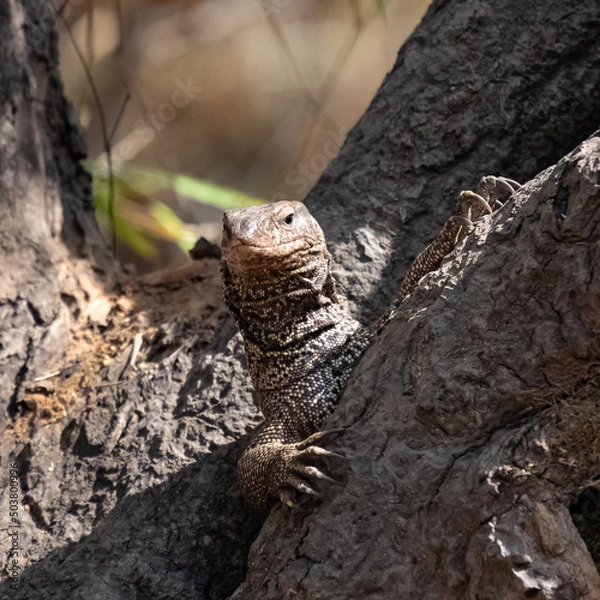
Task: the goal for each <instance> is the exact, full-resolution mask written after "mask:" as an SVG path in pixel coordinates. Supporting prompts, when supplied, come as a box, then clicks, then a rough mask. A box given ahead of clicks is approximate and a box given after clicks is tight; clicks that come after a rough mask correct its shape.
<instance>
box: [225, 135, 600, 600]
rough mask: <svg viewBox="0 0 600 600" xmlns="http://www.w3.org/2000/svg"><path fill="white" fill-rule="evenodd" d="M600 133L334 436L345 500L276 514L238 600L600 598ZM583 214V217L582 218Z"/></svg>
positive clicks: (393, 339) (440, 305)
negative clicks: (595, 537)
mask: <svg viewBox="0 0 600 600" xmlns="http://www.w3.org/2000/svg"><path fill="white" fill-rule="evenodd" d="M599 159H600V130H599V131H598V134H597V136H596V137H593V138H591V139H590V140H588V141H586V142H584V143H583V144H582V145H581V146H580V147H579V148H578V149H577V150H575V151H574V152H573V153H571V154H570V155H568V156H567V157H566V158H564V159H563V160H561V161H560V162H559V163H558V164H557V165H556V166H555V167H553V168H551V169H547V170H546V171H544V172H543V173H542V174H541V175H540V176H538V177H537V178H535V179H534V180H532V181H530V182H529V183H528V184H527V185H526V186H525V187H524V188H522V190H521V191H520V192H519V193H518V194H517V197H516V199H514V200H513V201H511V202H510V203H509V204H508V205H506V206H505V207H504V208H503V209H502V210H501V211H499V212H498V213H497V214H496V215H495V216H494V217H493V218H489V219H487V220H486V222H485V223H482V224H481V225H479V226H478V227H477V231H476V233H475V235H472V236H470V237H469V238H468V240H467V242H466V243H465V244H464V245H462V246H461V247H460V248H459V249H458V250H457V253H456V257H455V258H454V260H449V261H446V262H445V263H444V264H443V265H442V268H440V269H439V271H437V272H436V273H435V274H433V275H431V276H428V277H427V278H425V279H424V280H423V281H422V282H421V285H420V287H419V289H418V291H417V292H416V293H414V294H413V296H411V298H410V299H409V300H408V301H407V302H405V303H404V305H403V306H402V307H401V309H400V311H399V314H398V315H397V316H396V317H395V318H394V320H393V322H392V323H391V324H390V325H389V327H387V328H386V330H385V331H384V333H383V334H382V335H381V337H380V338H378V339H377V340H376V341H375V342H374V343H373V345H372V347H371V348H370V349H369V350H368V351H367V354H366V356H365V357H364V359H363V361H362V362H361V364H360V367H359V368H358V369H357V372H356V373H355V375H354V376H353V378H352V380H351V381H350V382H349V384H348V387H347V388H346V391H345V393H344V397H343V399H342V403H341V405H340V407H339V408H338V410H337V412H336V414H335V415H333V416H332V418H330V419H329V420H328V422H327V423H325V425H324V427H325V428H332V427H344V428H345V429H346V432H345V433H344V435H343V437H342V438H341V441H340V442H339V443H337V444H336V446H335V447H334V449H335V450H337V451H341V452H343V453H345V454H346V456H347V458H348V464H347V467H346V468H345V469H340V470H339V473H338V477H341V478H343V479H344V482H345V485H344V487H343V488H342V489H339V488H330V489H329V490H327V493H326V496H325V499H324V500H323V502H322V503H320V505H319V506H318V507H317V508H315V507H314V506H312V505H305V506H303V507H302V508H301V509H299V510H297V511H293V510H289V509H281V508H279V509H277V510H275V511H273V513H272V514H271V516H270V518H269V520H268V521H267V523H266V525H265V527H264V528H263V530H262V532H261V534H260V536H259V538H258V540H257V542H256V543H255V545H254V546H253V549H252V552H251V554H250V564H251V568H250V571H249V573H248V576H247V579H246V582H245V584H244V585H243V586H241V588H240V589H239V590H238V592H237V593H236V594H234V596H233V598H263V599H268V598H273V599H275V598H277V599H279V598H310V599H314V598H327V599H334V598H345V599H349V598H357V599H358V598H360V599H363V600H364V599H365V598H423V599H431V600H434V599H436V600H437V599H439V598H444V599H445V600H452V599H459V598H473V599H475V598H486V599H492V598H498V599H502V600H513V599H514V600H517V599H522V598H547V599H551V598H556V599H565V598H573V599H575V598H590V599H591V598H600V576H599V574H598V571H597V570H596V567H595V565H594V563H593V561H592V558H591V557H590V554H589V552H588V550H587V548H586V546H585V544H584V542H583V541H582V539H581V537H580V535H579V532H578V531H577V529H576V527H575V525H574V524H573V521H572V518H571V515H570V513H569V505H570V504H571V503H573V502H574V501H575V500H576V499H577V497H578V495H579V494H580V493H581V491H582V490H583V489H584V488H585V487H586V486H587V485H589V484H588V482H591V481H594V480H596V481H597V478H598V476H599V475H600V462H599V459H600V435H599V434H600V417H599V416H598V415H599V410H600V360H599V359H600V345H599V344H598V340H599V339H600V273H599V272H598V269H597V268H595V267H596V265H598V264H600V177H599V170H598V166H599ZM565 215H566V216H565Z"/></svg>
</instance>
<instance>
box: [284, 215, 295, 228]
mask: <svg viewBox="0 0 600 600" xmlns="http://www.w3.org/2000/svg"><path fill="white" fill-rule="evenodd" d="M283 222H284V223H285V224H286V225H291V224H292V223H293V222H294V213H290V214H289V215H287V216H286V217H285V218H284V219H283Z"/></svg>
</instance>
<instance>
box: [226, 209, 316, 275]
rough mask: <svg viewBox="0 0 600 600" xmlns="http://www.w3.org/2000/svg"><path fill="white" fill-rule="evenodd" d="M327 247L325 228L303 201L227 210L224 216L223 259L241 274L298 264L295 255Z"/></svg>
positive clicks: (306, 253) (285, 267) (310, 252)
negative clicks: (323, 228) (322, 227)
mask: <svg viewBox="0 0 600 600" xmlns="http://www.w3.org/2000/svg"><path fill="white" fill-rule="evenodd" d="M325 248H326V247H325V236H324V234H323V230H322V229H321V227H320V226H319V224H318V223H317V221H316V219H315V218H314V217H313V216H312V215H311V214H310V213H309V212H308V209H307V208H306V206H304V204H302V202H288V201H284V202H276V203H275V204H266V205H263V206H251V207H249V208H243V209H240V210H228V211H227V212H226V213H225V215H224V216H223V241H222V242H221V252H222V256H223V260H224V261H225V262H226V263H227V268H228V269H230V270H231V271H233V272H235V273H238V274H243V273H245V272H247V271H255V270H265V269H266V270H278V269H283V270H286V269H287V268H290V267H291V268H293V267H294V266H296V267H297V266H299V265H295V264H294V262H298V261H294V260H293V258H297V259H298V260H300V257H301V256H303V255H304V256H310V255H314V254H315V253H323V252H324V251H325V252H326V250H325Z"/></svg>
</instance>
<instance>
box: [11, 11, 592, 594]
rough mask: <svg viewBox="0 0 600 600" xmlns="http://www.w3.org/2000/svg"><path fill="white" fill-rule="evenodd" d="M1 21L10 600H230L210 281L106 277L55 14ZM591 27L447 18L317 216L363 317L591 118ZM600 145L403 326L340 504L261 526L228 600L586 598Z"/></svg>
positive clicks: (353, 436)
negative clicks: (435, 241)
mask: <svg viewBox="0 0 600 600" xmlns="http://www.w3.org/2000/svg"><path fill="white" fill-rule="evenodd" d="M0 13H1V14H0V31H1V32H2V36H0V40H1V41H0V58H2V59H3V60H2V63H1V64H3V65H8V66H6V67H3V72H2V78H3V79H2V85H1V86H0V94H1V96H0V106H1V109H0V119H1V126H2V139H0V165H2V170H1V176H0V186H1V187H2V198H3V200H2V204H1V208H0V210H2V211H3V212H2V219H1V220H0V231H1V232H2V236H1V238H0V239H1V242H0V244H1V246H0V247H1V248H2V253H3V257H2V265H3V269H2V272H1V275H0V276H1V279H0V311H2V319H1V321H0V335H1V338H0V344H1V345H0V378H1V382H2V384H3V385H2V392H1V396H0V400H1V403H0V409H1V410H2V411H3V413H4V415H5V419H6V427H5V428H4V429H3V432H2V438H1V445H0V450H1V452H0V461H1V463H0V485H1V486H2V487H1V488H0V489H1V490H2V491H1V492H0V494H2V496H1V503H0V505H1V507H2V509H1V510H2V514H1V515H0V519H2V521H1V523H2V527H3V529H4V528H6V527H7V526H8V525H9V522H8V514H9V513H8V507H7V503H8V495H7V493H6V491H7V490H8V489H9V488H8V483H9V472H10V471H9V468H8V465H9V464H10V463H12V462H13V461H15V462H16V463H17V464H18V468H17V471H18V475H19V480H20V492H19V494H20V498H19V501H20V510H19V518H20V519H21V526H20V528H19V535H18V536H17V538H18V544H19V552H20V554H19V567H20V569H21V570H22V577H21V578H20V590H19V591H18V592H16V593H15V590H13V589H11V587H10V580H7V581H6V582H5V583H4V584H0V592H1V593H2V595H3V597H4V596H5V595H6V596H7V597H15V598H28V599H33V598H47V597H49V596H50V597H51V596H52V595H54V596H55V597H59V598H67V597H68V598H86V599H90V598H103V599H117V598H119V599H125V598H150V597H159V598H170V597H177V598H183V599H185V598H190V599H191V598H198V597H203V598H224V597H226V596H228V595H229V594H230V593H231V592H233V590H234V589H235V587H236V586H237V585H238V584H239V582H240V581H241V580H242V578H243V574H244V569H245V559H246V554H247V551H248V547H249V543H250V542H251V540H252V539H253V536H254V535H255V533H256V531H257V529H258V526H259V525H260V523H259V522H258V521H257V520H256V519H255V518H253V517H252V516H251V515H250V513H249V512H248V510H247V509H246V507H245V506H244V504H243V503H242V502H241V501H240V499H239V497H238V492H237V488H236V487H235V484H234V476H233V467H234V464H235V459H236V456H237V453H239V449H240V448H241V447H242V446H243V444H244V441H245V440H244V439H243V435H244V434H245V433H247V432H248V431H249V430H250V429H251V428H252V426H253V424H255V423H256V414H255V412H254V411H253V409H252V407H251V403H250V401H249V393H248V384H247V381H246V379H245V377H244V374H243V370H242V368H241V366H240V362H241V360H240V355H241V348H240V343H239V340H238V338H237V337H236V336H235V335H234V330H233V327H232V325H231V324H230V322H229V321H226V315H225V313H224V309H223V306H222V304H221V302H220V299H219V292H218V288H219V283H218V274H217V265H216V263H215V261H208V260H207V261H202V262H200V263H198V264H197V265H194V266H192V267H190V268H188V269H186V270H184V271H182V272H181V273H175V274H171V275H169V276H161V275H157V276H155V277H151V278H145V279H140V280H136V279H132V278H123V277H122V276H121V275H120V274H119V273H118V271H117V270H116V269H115V268H114V267H113V266H112V265H111V264H110V261H109V260H108V259H107V253H106V250H105V248H104V247H103V245H102V243H101V241H100V239H99V236H98V233H97V230H96V227H95V225H94V223H93V220H92V217H91V215H92V213H91V205H90V200H89V189H88V188H89V186H88V182H87V179H86V178H85V175H84V174H83V173H82V171H81V170H80V168H79V167H78V166H77V163H76V160H77V159H78V158H79V157H80V156H81V154H82V152H81V143H80V137H79V134H78V131H77V128H76V126H75V125H74V124H73V120H72V118H71V116H70V112H69V109H68V107H67V105H66V103H65V101H64V99H63V96H62V89H61V86H60V82H59V78H58V75H57V67H56V40H55V33H54V29H53V28H52V26H51V19H52V14H51V11H50V10H49V8H48V5H47V4H46V3H43V2H41V1H40V0H11V1H10V2H4V3H2V4H1V5H0ZM599 13H600V8H599V6H598V3H597V2H592V1H590V2H580V3H578V4H577V6H573V5H572V3H570V2H566V1H562V2H560V1H558V0H551V1H548V2H546V3H537V2H533V1H528V0H520V1H518V2H517V1H516V0H503V1H501V0H483V1H481V2H477V3H473V2H467V1H458V0H444V1H439V2H434V4H433V5H432V7H431V8H430V10H429V12H428V13H427V15H426V17H425V18H424V20H423V23H422V24H421V25H420V26H419V28H418V29H417V31H416V32H415V34H414V35H413V36H412V37H411V39H410V40H409V41H408V42H407V44H406V45H405V46H404V47H403V48H402V49H401V51H400V54H399V56H398V61H397V63H396V65H395V67H394V69H393V70H392V72H391V73H390V74H389V75H388V77H387V78H386V80H385V81H384V83H383V85H382V88H381V90H380V92H379V93H378V95H377V97H376V98H375V100H374V101H373V103H372V105H371V107H370V108H369V110H368V111H367V113H366V114H365V116H364V117H363V119H361V121H360V123H359V124H358V125H357V127H356V128H355V129H354V130H353V132H351V134H350V136H349V138H348V140H347V142H346V144H345V145H344V147H343V149H342V151H341V153H340V155H339V156H338V158H337V159H336V160H335V161H334V163H333V164H332V165H331V166H330V168H329V169H328V170H327V172H326V173H325V174H324V176H323V177H322V178H321V180H320V182H319V183H318V184H317V186H316V187H315V189H314V190H313V192H312V193H311V195H310V197H309V199H308V202H309V204H310V207H311V210H312V211H313V212H314V213H315V214H316V215H317V217H318V218H319V221H320V222H321V223H322V225H323V227H324V229H325V231H326V234H327V237H328V240H329V241H330V244H331V248H332V251H333V253H334V256H335V258H336V261H337V265H338V278H339V279H340V281H341V283H342V286H343V288H344V290H345V291H346V292H347V293H348V294H349V296H350V298H351V300H352V302H353V306H354V307H355V309H356V311H357V313H360V314H361V315H362V317H363V318H365V319H367V318H369V317H371V316H372V315H373V314H374V313H375V312H377V311H378V310H380V309H381V308H382V306H383V305H385V303H386V302H387V300H388V298H389V297H390V294H391V290H392V289H393V283H392V282H393V281H397V279H398V275H399V274H400V273H401V272H402V271H403V270H404V269H405V268H406V266H407V265H408V263H409V262H410V261H411V260H412V258H413V256H414V255H415V254H416V253H417V252H418V250H419V249H420V248H422V247H423V246H424V244H425V243H426V241H427V240H428V239H429V238H431V237H432V235H433V233H434V232H435V230H436V229H437V228H438V227H439V225H440V224H441V222H442V221H443V220H444V218H445V217H446V216H447V215H448V214H449V212H450V210H451V207H452V205H453V196H454V194H455V193H456V191H457V190H459V189H460V188H463V187H470V186H472V185H474V183H475V182H476V181H477V179H478V177H479V176H481V175H483V174H488V173H502V174H505V175H509V176H513V177H515V178H516V179H519V180H521V181H526V180H528V179H530V178H531V177H533V176H534V175H536V174H537V173H538V172H539V171H541V170H542V169H543V168H545V167H548V166H549V165H551V164H553V163H554V162H556V161H557V160H558V159H559V158H560V157H561V156H563V155H564V154H566V153H567V152H568V151H570V150H571V149H572V148H574V147H575V146H576V145H577V144H578V143H579V142H580V141H581V140H582V139H584V138H585V137H587V136H588V135H589V134H591V133H592V131H593V130H594V129H595V128H596V127H597V123H596V119H597V115H598V114H600V110H599V109H600V93H599V90H600V85H599V83H600V81H599V80H600V40H599V39H598V36H597V35H596V31H597V28H598V25H599V24H600V14H599ZM594 144H596V145H594ZM593 152H596V155H595V156H596V157H595V158H593V157H592V158H590V157H591V156H592V153H593ZM597 152H598V147H597V141H594V140H591V141H589V142H588V143H587V146H585V147H582V148H581V149H580V150H578V153H577V154H575V155H573V156H571V157H570V158H568V159H565V160H564V161H563V162H561V163H560V164H559V166H557V167H556V168H555V169H554V170H552V171H548V172H546V173H544V174H543V175H542V176H541V177H540V178H539V179H537V180H536V181H534V182H532V183H531V184H529V185H528V186H527V187H526V189H525V190H524V191H523V192H522V193H521V194H520V195H519V200H518V201H517V202H515V203H514V204H513V205H511V206H510V207H507V208H506V210H504V211H502V213H500V214H499V215H498V216H497V217H495V218H494V219H493V220H492V221H491V222H488V223H486V228H485V229H481V230H480V231H479V232H478V234H477V236H475V237H473V238H471V239H470V240H469V241H468V242H467V245H466V247H465V251H464V253H463V254H461V255H459V256H458V257H457V258H455V259H454V260H451V261H449V262H447V263H446V264H445V266H444V268H443V269H442V271H441V272H440V273H438V274H436V275H435V276H433V277H430V278H428V279H427V281H426V282H424V284H423V286H422V287H421V288H420V289H419V291H418V292H417V293H416V294H415V295H414V296H413V297H412V298H411V299H410V300H409V302H408V303H407V304H406V305H405V306H404V308H403V310H402V313H401V314H400V315H399V316H398V318H397V319H396V320H395V321H394V323H392V324H391V325H390V327H389V328H388V329H386V331H385V332H384V335H383V336H382V337H381V338H380V339H378V340H377V342H376V344H374V346H373V348H372V349H371V351H370V352H369V353H368V355H367V356H366V357H365V360H364V361H363V362H362V363H361V366H360V368H359V371H358V372H357V374H356V377H355V378H354V380H353V382H352V384H351V385H350V386H349V388H348V390H347V393H346V394H345V399H344V401H343V404H342V406H341V408H340V411H339V412H338V413H337V414H336V415H335V416H334V419H333V420H332V423H334V422H335V423H343V424H344V425H346V426H348V427H349V429H348V432H347V433H346V434H345V435H344V436H343V438H342V439H341V440H340V441H339V446H340V448H343V449H344V450H345V451H346V452H347V453H348V455H349V457H350V460H349V461H348V465H347V466H346V467H344V468H341V469H340V476H341V477H344V478H346V480H347V485H346V487H345V488H343V489H338V488H335V489H331V490H328V491H327V498H326V499H325V501H324V502H323V503H322V504H320V505H319V506H316V507H315V506H314V505H309V506H304V507H302V509H301V510H299V511H295V512H290V511H284V510H281V509H276V510H275V511H273V514H272V515H271V516H270V518H269V519H268V520H267V522H266V526H265V528H264V529H263V531H262V533H261V535H260V537H259V539H258V541H257V543H256V544H255V546H254V548H253V552H252V555H251V559H252V560H251V568H250V571H249V574H248V579H247V582H246V583H245V584H244V586H243V587H242V588H240V589H239V590H238V592H237V593H236V597H248V598H258V597H274V598H281V597H306V598H319V597H322V598H335V597H340V598H342V597H361V598H362V597H373V598H384V597H396V596H398V595H400V596H401V597H413V596H414V597H423V598H425V597H431V598H439V597H448V598H476V597H480V598H488V597H489V598H495V597H500V596H498V595H497V594H500V593H501V597H503V598H523V597H539V598H544V597H547V598H563V597H564V598H568V597H579V596H577V594H581V597H585V596H584V595H583V593H584V592H583V589H584V586H585V585H587V586H588V589H589V593H590V594H593V593H594V592H595V593H596V594H597V595H598V593H599V592H598V587H594V586H598V580H597V572H596V571H595V570H594V567H593V564H592V563H591V561H590V558H589V555H588V553H587V551H586V549H585V547H584V545H583V543H582V541H581V539H580V538H579V536H578V535H577V533H576V531H575V529H574V527H573V525H572V523H571V521H570V518H569V515H568V512H567V510H566V508H565V507H566V505H567V504H568V502H569V501H571V500H572V499H573V498H574V497H575V495H576V494H577V492H578V490H579V488H580V487H581V486H582V485H585V484H586V482H587V481H588V480H589V479H591V478H593V477H594V476H595V475H597V474H598V473H597V471H594V468H595V467H596V466H597V456H598V455H597V452H598V442H597V437H598V436H594V433H595V430H594V427H596V428H597V417H596V414H597V408H598V407H597V385H598V373H597V371H595V370H594V369H595V367H594V365H595V364H596V365H597V363H598V357H599V349H598V345H597V341H596V340H595V338H594V335H595V336H596V338H597V335H598V329H599V327H598V319H599V312H600V310H599V307H598V300H597V298H598V291H599V290H598V286H599V282H598V274H597V273H596V272H595V271H594V270H593V268H592V267H593V264H594V260H596V261H597V260H598V258H599V256H598V244H599V241H598V235H599V225H598V218H599V216H598V178H597V171H598V164H597ZM594 160H595V161H596V163H594ZM594 202H595V204H594ZM517 208H518V210H517ZM563 213H564V214H566V218H564V219H563V217H562V216H561V215H562V214H563ZM484 242H485V243H484ZM594 253H595V254H594ZM459 309H460V310H459ZM138 335H141V336H142V338H143V346H142V351H141V353H140V357H139V358H138V360H137V364H136V365H135V366H133V367H132V366H127V361H128V357H129V354H130V350H131V344H132V342H133V341H134V340H135V339H136V336H138ZM56 372H58V373H59V374H58V375H55V376H53V377H49V378H47V379H42V380H40V377H44V376H47V375H52V374H53V373H56ZM36 380H37V381H36ZM562 452H564V453H565V454H564V455H563V454H561V453H562ZM594 453H595V454H594ZM332 540H333V541H334V543H332ZM10 543H12V541H11V539H10V538H8V537H4V538H2V541H1V544H2V549H5V548H6V549H9V548H10V546H9V545H8V544H10ZM360 544H364V546H363V547H362V548H360V547H359V545H360ZM3 556H4V555H3ZM5 556H6V557H7V558H6V563H5V568H4V574H5V575H6V574H7V573H8V567H9V566H10V565H9V559H8V552H7V553H6V555H5ZM32 561H37V562H35V564H33V565H31V566H28V565H29V563H31V562H32ZM569 569H570V571H569V572H568V573H567V571H568V570H569ZM561 586H562V587H561ZM536 589H539V592H538V591H536ZM499 590H502V592H500V591H499ZM494 594H496V595H494ZM511 594H512V595H511ZM536 594H539V595H537V596H536ZM561 594H562V595H561ZM569 594H571V595H569ZM573 594H575V595H573ZM589 597H590V598H592V597H594V596H593V595H590V596H589Z"/></svg>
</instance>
